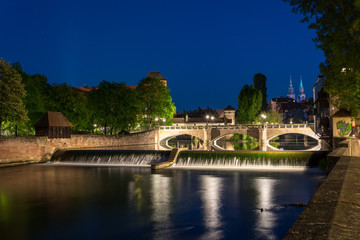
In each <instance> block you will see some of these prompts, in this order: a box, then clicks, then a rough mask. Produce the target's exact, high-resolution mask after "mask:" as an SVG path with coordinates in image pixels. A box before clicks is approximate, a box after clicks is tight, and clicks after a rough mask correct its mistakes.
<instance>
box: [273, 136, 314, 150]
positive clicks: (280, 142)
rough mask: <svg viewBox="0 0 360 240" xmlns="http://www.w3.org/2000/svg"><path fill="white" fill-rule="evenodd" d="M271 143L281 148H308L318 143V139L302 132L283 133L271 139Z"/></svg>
mask: <svg viewBox="0 0 360 240" xmlns="http://www.w3.org/2000/svg"><path fill="white" fill-rule="evenodd" d="M269 144H270V145H271V146H273V147H274V148H277V149H281V150H308V149H311V148H314V147H316V146H317V145H318V141H317V140H316V139H314V138H312V137H309V136H306V135H302V134H294V133H289V134H283V135H280V136H277V137H274V138H272V139H270V141H269Z"/></svg>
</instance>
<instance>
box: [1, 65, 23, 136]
mask: <svg viewBox="0 0 360 240" xmlns="http://www.w3.org/2000/svg"><path fill="white" fill-rule="evenodd" d="M25 96H26V91H25V89H24V85H23V84H22V79H21V76H20V74H19V73H18V72H17V71H16V70H15V69H14V68H13V67H12V66H11V65H10V64H9V63H6V62H5V61H4V60H3V59H0V136H1V132H2V131H1V126H2V124H3V121H11V122H14V123H15V124H19V123H23V122H25V121H27V120H28V116H27V111H26V109H25V105H24V102H23V99H24V98H25Z"/></svg>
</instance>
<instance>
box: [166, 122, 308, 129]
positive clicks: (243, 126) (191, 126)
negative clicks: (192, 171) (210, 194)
mask: <svg viewBox="0 0 360 240" xmlns="http://www.w3.org/2000/svg"><path fill="white" fill-rule="evenodd" d="M313 125H314V124H309V123H306V124H305V123H303V124H241V125H240V124H239V125H218V126H216V125H196V124H189V125H186V126H161V127H159V129H160V130H186V129H213V128H215V129H259V128H260V129H262V128H313Z"/></svg>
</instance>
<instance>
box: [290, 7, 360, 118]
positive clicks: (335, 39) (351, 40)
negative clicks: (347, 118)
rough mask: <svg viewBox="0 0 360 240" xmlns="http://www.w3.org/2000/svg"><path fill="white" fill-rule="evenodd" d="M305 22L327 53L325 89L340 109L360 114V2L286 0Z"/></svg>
mask: <svg viewBox="0 0 360 240" xmlns="http://www.w3.org/2000/svg"><path fill="white" fill-rule="evenodd" d="M284 1H286V2H289V4H290V5H291V6H292V7H293V12H295V13H300V14H303V15H304V19H303V20H302V21H303V22H307V23H309V28H311V29H315V30H316V34H317V37H316V38H315V39H314V42H315V44H316V46H317V47H318V48H319V49H321V50H322V51H323V52H324V55H325V58H326V60H325V62H324V63H321V64H320V71H321V73H322V74H323V75H324V77H325V83H324V88H325V91H326V92H327V93H329V94H330V97H331V99H330V100H331V101H332V103H333V104H335V105H336V106H337V107H338V108H347V109H350V110H351V112H352V115H353V116H356V117H358V116H359V113H360V1H359V0H340V1H329V0H284Z"/></svg>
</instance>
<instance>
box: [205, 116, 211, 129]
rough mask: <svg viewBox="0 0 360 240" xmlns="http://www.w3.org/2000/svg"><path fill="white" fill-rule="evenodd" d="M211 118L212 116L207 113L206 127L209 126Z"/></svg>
mask: <svg viewBox="0 0 360 240" xmlns="http://www.w3.org/2000/svg"><path fill="white" fill-rule="evenodd" d="M209 118H210V116H209V115H206V127H208V125H209Z"/></svg>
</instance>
